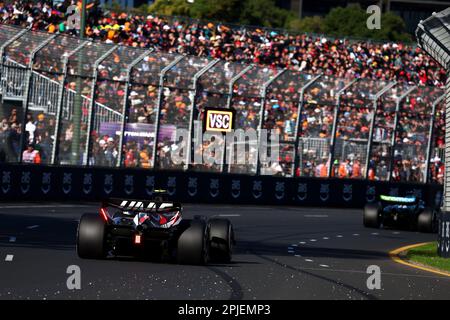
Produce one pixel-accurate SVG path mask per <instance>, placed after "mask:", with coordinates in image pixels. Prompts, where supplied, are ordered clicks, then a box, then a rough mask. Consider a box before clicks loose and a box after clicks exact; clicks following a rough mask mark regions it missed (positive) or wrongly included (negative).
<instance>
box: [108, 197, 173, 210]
mask: <svg viewBox="0 0 450 320" xmlns="http://www.w3.org/2000/svg"><path fill="white" fill-rule="evenodd" d="M106 207H113V208H116V209H119V210H123V211H132V212H170V211H176V210H181V208H182V207H181V204H180V203H176V202H171V201H161V202H159V201H152V200H123V199H106V200H103V201H102V208H106Z"/></svg>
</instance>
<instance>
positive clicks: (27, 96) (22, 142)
mask: <svg viewBox="0 0 450 320" xmlns="http://www.w3.org/2000/svg"><path fill="white" fill-rule="evenodd" d="M57 36H58V35H53V36H51V37H49V38H47V39H46V40H44V41H43V42H42V43H41V44H40V45H39V46H37V47H36V48H34V50H33V51H32V52H31V55H30V61H29V64H28V73H27V78H26V80H25V81H26V84H25V99H24V102H23V117H22V134H21V136H20V151H19V163H20V162H22V160H23V159H22V158H23V150H24V147H25V136H26V133H25V130H26V122H27V114H28V108H29V103H30V92H31V90H30V89H31V81H32V79H33V64H34V59H35V58H36V54H37V53H38V52H39V51H40V50H41V49H42V48H44V47H45V46H46V45H47V44H48V43H49V42H50V41H52V40H53V39H55V38H56V37H57Z"/></svg>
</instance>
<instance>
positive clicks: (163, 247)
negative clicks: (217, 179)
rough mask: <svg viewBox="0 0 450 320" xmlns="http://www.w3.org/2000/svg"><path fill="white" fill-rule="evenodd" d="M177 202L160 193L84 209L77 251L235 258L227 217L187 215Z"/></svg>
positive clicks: (192, 260) (198, 260)
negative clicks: (95, 209) (93, 211)
mask: <svg viewBox="0 0 450 320" xmlns="http://www.w3.org/2000/svg"><path fill="white" fill-rule="evenodd" d="M182 212H183V208H182V206H181V204H179V203H173V202H170V201H167V200H165V199H164V193H163V192H158V194H157V196H156V197H155V198H154V199H152V200H146V201H141V200H120V199H110V200H107V201H104V202H102V205H101V207H100V209H99V213H94V214H91V213H86V214H84V215H83V216H82V217H81V219H80V222H79V225H78V233H77V252H78V256H79V257H81V258H86V259H103V258H106V257H107V256H108V255H113V256H136V257H142V256H159V257H161V258H163V259H164V260H166V261H176V262H178V263H180V264H206V263H208V262H209V261H211V262H223V263H228V262H230V261H231V257H232V248H233V245H234V244H235V239H234V231H233V226H232V224H231V222H230V221H229V220H227V219H218V218H211V219H209V220H208V219H207V218H206V217H203V216H195V217H194V219H183V217H182Z"/></svg>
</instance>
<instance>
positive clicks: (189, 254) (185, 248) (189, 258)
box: [177, 220, 209, 265]
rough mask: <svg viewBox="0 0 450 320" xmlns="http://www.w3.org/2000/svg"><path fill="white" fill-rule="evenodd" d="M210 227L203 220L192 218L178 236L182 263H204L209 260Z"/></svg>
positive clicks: (178, 257)
mask: <svg viewBox="0 0 450 320" xmlns="http://www.w3.org/2000/svg"><path fill="white" fill-rule="evenodd" d="M207 240H208V228H207V225H206V222H205V221H203V220H192V221H191V222H190V225H189V226H188V227H187V228H186V230H184V231H183V233H182V234H181V235H180V237H179V238H178V252H177V260H178V263H180V264H194V265H203V264H206V263H207V262H208V251H209V250H208V249H209V248H208V241H207Z"/></svg>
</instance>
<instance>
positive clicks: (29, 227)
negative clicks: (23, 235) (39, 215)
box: [27, 224, 39, 230]
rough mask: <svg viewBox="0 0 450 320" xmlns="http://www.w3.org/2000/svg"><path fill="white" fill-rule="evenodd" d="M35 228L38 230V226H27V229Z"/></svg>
mask: <svg viewBox="0 0 450 320" xmlns="http://www.w3.org/2000/svg"><path fill="white" fill-rule="evenodd" d="M36 228H39V225H38V224H35V225H32V226H28V227H27V229H30V230H31V229H36Z"/></svg>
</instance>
